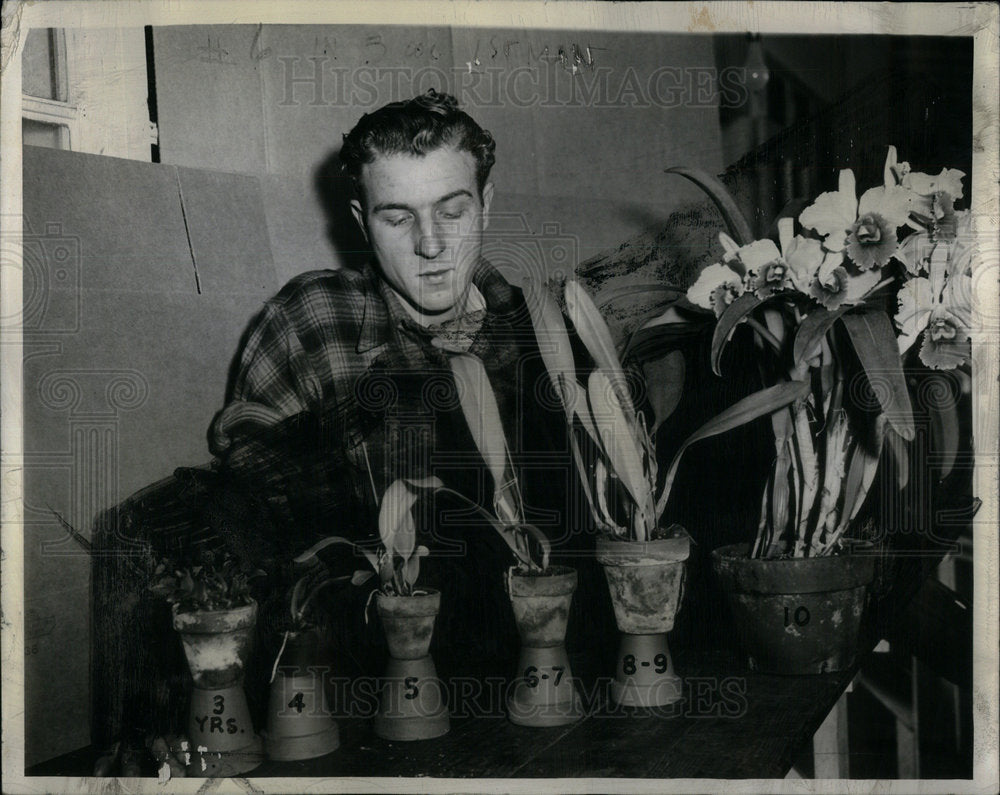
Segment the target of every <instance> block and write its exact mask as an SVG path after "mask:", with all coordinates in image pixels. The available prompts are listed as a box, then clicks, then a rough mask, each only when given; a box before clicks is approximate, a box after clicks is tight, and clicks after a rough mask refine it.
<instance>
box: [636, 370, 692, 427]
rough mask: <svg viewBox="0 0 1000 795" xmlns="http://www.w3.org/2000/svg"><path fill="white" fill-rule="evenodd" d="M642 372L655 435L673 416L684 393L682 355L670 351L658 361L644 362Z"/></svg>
mask: <svg viewBox="0 0 1000 795" xmlns="http://www.w3.org/2000/svg"><path fill="white" fill-rule="evenodd" d="M642 371H643V375H644V376H645V379H646V389H647V392H648V394H649V402H650V403H651V404H652V406H653V414H654V416H655V422H654V423H653V427H652V432H653V433H656V429H657V428H659V427H660V426H661V425H662V424H663V423H664V421H666V419H667V417H669V416H670V415H671V414H673V412H674V409H676V408H677V404H678V403H680V400H681V395H682V394H683V393H684V375H685V363H684V354H683V353H682V352H681V351H671V352H670V353H668V354H667V355H666V356H663V357H661V358H659V359H652V360H649V361H646V362H644V363H643V365H642Z"/></svg>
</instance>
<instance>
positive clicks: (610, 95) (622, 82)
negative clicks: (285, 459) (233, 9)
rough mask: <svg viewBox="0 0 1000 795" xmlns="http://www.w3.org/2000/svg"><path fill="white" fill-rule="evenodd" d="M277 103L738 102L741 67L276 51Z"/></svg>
mask: <svg viewBox="0 0 1000 795" xmlns="http://www.w3.org/2000/svg"><path fill="white" fill-rule="evenodd" d="M277 60H278V62H279V63H280V64H281V73H282V87H281V92H280V97H281V98H280V100H279V102H278V105H279V106H280V107H291V106H300V105H307V106H313V107H377V106H380V105H383V104H385V103H386V102H390V101H393V100H395V99H398V98H399V97H405V96H416V95H417V94H421V93H424V92H426V91H427V90H428V89H431V88H433V89H434V90H436V91H443V92H447V93H449V94H452V95H453V96H455V97H456V98H457V99H458V101H459V103H460V104H461V105H462V106H463V107H465V108H467V109H483V108H503V109H505V110H511V109H517V108H531V107H541V108H564V107H588V108H650V107H656V108H664V109H669V108H680V107H703V108H711V107H716V106H718V104H719V103H720V101H722V102H724V103H725V104H726V105H727V106H728V107H740V106H742V105H744V104H746V103H747V102H748V101H749V99H750V90H749V89H748V87H747V70H746V68H745V67H735V66H734V67H727V68H724V69H717V68H715V67H710V66H679V65H662V66H659V67H657V68H655V69H653V70H651V71H648V72H647V71H645V70H640V69H636V68H635V67H633V66H627V67H625V68H624V69H619V68H614V67H611V66H606V65H589V66H588V65H586V64H584V65H583V66H580V65H578V64H575V63H570V64H567V62H566V60H565V57H559V56H551V57H548V58H543V59H541V60H540V61H539V62H538V65H530V66H529V65H520V66H514V67H503V66H475V65H473V64H472V63H469V64H467V65H465V66H455V67H444V66H422V67H412V66H358V67H342V66H338V65H337V64H336V63H335V62H334V61H333V59H332V58H331V57H330V56H328V55H311V56H303V55H279V56H277Z"/></svg>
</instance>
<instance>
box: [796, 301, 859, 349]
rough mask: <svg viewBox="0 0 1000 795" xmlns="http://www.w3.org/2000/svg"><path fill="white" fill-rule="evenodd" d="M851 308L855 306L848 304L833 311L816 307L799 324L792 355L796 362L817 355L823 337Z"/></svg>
mask: <svg viewBox="0 0 1000 795" xmlns="http://www.w3.org/2000/svg"><path fill="white" fill-rule="evenodd" d="M850 309H853V307H852V306H850V305H848V306H842V307H840V308H839V309H835V310H834V311H832V312H831V311H830V310H829V309H824V308H823V307H816V308H815V309H813V310H812V311H811V312H810V313H809V314H808V315H806V317H804V318H803V319H802V323H801V324H800V325H799V331H798V333H797V334H796V335H795V342H794V344H793V345H792V357H793V360H794V362H795V364H801V363H803V362H806V361H808V360H810V359H812V358H814V357H815V356H817V355H818V353H819V347H820V345H821V344H822V341H823V337H825V336H826V333H827V332H828V331H829V330H830V329H831V328H833V324H834V323H836V322H837V320H839V319H840V318H841V317H842V316H843V315H844V314H845V313H846V312H847V311H848V310H850Z"/></svg>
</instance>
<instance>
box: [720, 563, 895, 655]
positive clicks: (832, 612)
mask: <svg viewBox="0 0 1000 795" xmlns="http://www.w3.org/2000/svg"><path fill="white" fill-rule="evenodd" d="M748 552H749V547H748V546H747V545H745V544H732V545H730V546H725V547H720V548H719V549H716V550H714V551H713V552H712V568H713V569H714V571H715V574H716V576H717V577H718V578H719V583H720V585H721V587H722V590H723V591H724V592H725V593H726V596H727V600H728V602H729V606H730V607H731V609H732V612H733V620H734V622H735V625H736V634H737V636H738V638H739V639H740V642H741V645H742V646H743V648H744V650H745V651H746V653H747V658H748V660H747V661H748V664H749V667H750V669H751V670H754V671H761V672H763V673H772V674H821V673H827V672H829V671H841V670H844V669H845V668H849V667H850V666H851V665H853V664H854V660H855V658H856V656H857V651H858V638H859V634H860V631H861V622H862V620H863V617H864V612H865V607H866V606H867V602H868V591H869V586H870V585H871V582H872V580H873V579H874V577H875V562H876V559H877V558H876V555H874V554H865V552H864V551H863V550H858V551H855V552H853V553H850V554H847V553H845V554H838V555H828V556H824V557H817V558H786V559H776V560H760V559H755V558H749V557H747V555H748Z"/></svg>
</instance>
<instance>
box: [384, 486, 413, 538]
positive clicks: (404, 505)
mask: <svg viewBox="0 0 1000 795" xmlns="http://www.w3.org/2000/svg"><path fill="white" fill-rule="evenodd" d="M416 500H417V495H416V494H414V493H413V492H412V491H410V489H409V488H407V485H406V483H404V482H403V481H402V480H394V481H393V482H392V483H391V484H389V488H387V489H386V490H385V493H384V494H383V495H382V507H381V508H380V509H379V512H378V534H379V538H381V539H382V546H384V547H385V548H386V549H388V550H390V551H391V550H393V549H395V548H396V533H397V532H399V528H400V525H401V524H402V523H403V517H404V516H405V515H406V514H407V513H409V510H410V508H412V507H413V503H415V502H416Z"/></svg>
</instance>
